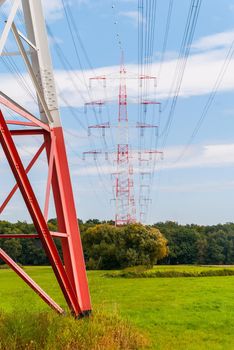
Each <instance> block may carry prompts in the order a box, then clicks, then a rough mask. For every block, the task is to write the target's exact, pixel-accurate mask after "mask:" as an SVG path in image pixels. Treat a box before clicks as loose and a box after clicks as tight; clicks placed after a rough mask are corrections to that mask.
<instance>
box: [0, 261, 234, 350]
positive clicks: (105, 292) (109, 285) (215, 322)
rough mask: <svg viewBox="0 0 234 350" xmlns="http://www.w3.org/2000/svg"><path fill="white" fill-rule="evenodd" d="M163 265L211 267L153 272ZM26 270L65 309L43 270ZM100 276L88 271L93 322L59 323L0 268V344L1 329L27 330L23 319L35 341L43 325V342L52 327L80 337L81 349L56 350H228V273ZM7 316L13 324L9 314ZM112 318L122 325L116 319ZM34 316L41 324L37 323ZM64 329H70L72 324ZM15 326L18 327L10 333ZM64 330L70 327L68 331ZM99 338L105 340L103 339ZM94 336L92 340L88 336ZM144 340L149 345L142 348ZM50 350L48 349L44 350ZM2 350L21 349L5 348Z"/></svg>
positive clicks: (231, 341) (232, 329)
mask: <svg viewBox="0 0 234 350" xmlns="http://www.w3.org/2000/svg"><path fill="white" fill-rule="evenodd" d="M168 268H170V270H172V269H173V270H174V271H182V270H183V271H184V270H185V271H190V272H191V269H193V271H195V270H196V269H197V271H200V269H217V268H216V267H210V268H203V267H190V266H186V267H185V266H183V267H181V266H179V267H177V266H176V267H171V266H170V267H156V268H155V269H156V270H157V269H158V270H160V269H161V270H162V269H168ZM155 269H154V270H155ZM25 270H26V272H28V273H29V274H30V275H31V276H32V277H33V278H34V279H35V280H36V281H37V282H38V283H39V284H40V285H41V286H42V287H44V288H45V290H46V291H47V292H48V293H49V294H50V295H51V296H52V297H53V298H54V299H55V300H56V301H57V302H58V303H59V304H60V305H64V300H63V297H62V295H61V293H60V292H59V290H58V287H57V284H56V281H55V278H54V276H53V274H52V271H51V269H50V268H49V267H27V268H25ZM104 274H105V272H103V271H90V272H89V273H88V276H89V282H90V289H91V295H92V301H93V306H94V317H93V318H91V319H90V320H80V321H73V320H72V319H71V318H68V319H66V318H63V319H62V318H61V317H57V316H54V315H53V314H52V313H51V312H49V313H48V312H46V311H47V310H48V307H47V306H46V305H45V304H44V303H43V302H42V301H41V300H40V299H39V297H38V296H37V295H35V294H34V293H33V292H31V290H30V289H29V288H28V287H27V286H25V285H24V284H23V282H21V280H20V279H19V278H18V277H17V276H16V275H15V274H14V273H13V272H11V271H9V270H0V287H1V288H0V309H1V310H2V312H1V316H0V337H1V338H0V339H1V341H2V343H3V341H4V339H2V338H5V337H6V335H5V336H4V337H3V334H4V332H8V331H9V330H10V331H11V333H12V336H13V334H14V332H15V334H17V332H18V333H20V332H21V333H22V332H26V330H25V327H26V324H27V318H28V319H29V320H28V322H29V324H31V326H30V327H31V331H32V332H33V329H35V328H36V327H34V325H35V324H36V325H38V324H39V325H40V324H41V323H42V325H41V327H42V328H41V334H42V337H43V336H44V334H45V331H44V330H43V329H44V328H43V327H44V326H43V325H44V324H45V325H49V326H50V327H47V328H49V330H50V332H51V334H50V336H51V338H49V335H48V337H47V341H48V342H49V340H48V339H55V338H56V328H55V326H54V327H53V325H58V326H59V327H61V328H60V329H64V332H65V333H66V332H67V333H66V334H68V337H69V334H70V335H71V334H72V336H73V337H75V334H76V336H77V337H78V338H82V339H81V340H80V343H79V344H83V345H82V346H81V345H80V346H79V347H77V346H76V345H74V344H73V346H70V347H67V348H66V346H65V345H64V344H63V349H74V350H75V349H113V350H114V349H140V348H143V349H147V348H150V349H160V350H177V349H178V350H198V349H199V350H203V349H206V350H209V349H210V350H219V349H223V350H224V349H225V350H226V349H228V350H232V349H233V350H234V298H233V291H234V277H233V276H218V277H216V276H215V277H203V278H194V277H186V278H185V277H178V278H139V279H138V278H134V279H128V278H106V277H104V276H103V275H104ZM12 312H14V318H15V319H14V318H12V316H11V313H12ZM32 314H34V315H35V319H33V318H32V317H33V316H32ZM116 315H118V316H116ZM119 317H121V319H122V320H126V321H122V320H120V319H119ZM25 318H26V321H25ZM30 318H31V322H30ZM41 319H42V320H43V321H40V320H41ZM20 320H21V321H20ZM38 320H39V321H38ZM66 320H67V321H66ZM25 322H26V323H25ZM40 322H41V323H40ZM66 324H70V326H71V327H70V328H69V327H68V326H66ZM77 324H78V325H77ZM130 324H132V325H133V327H131V325H130ZM14 327H16V328H17V330H16V331H15V328H14ZM20 327H21V328H20ZM38 327H39V326H37V328H38ZM66 327H68V328H66ZM98 327H99V328H98ZM108 327H110V328H108ZM135 327H137V329H138V331H137V330H136V328H135ZM47 328H45V329H47ZM4 329H5V330H4ZM69 329H72V333H71V330H69ZM98 329H99V332H97V330H98ZM103 329H104V332H103ZM1 332H2V333H1ZM69 332H70V333H69ZM105 332H106V333H105ZM139 332H140V333H142V336H141V335H140V334H139ZM26 333H27V332H26ZM5 334H6V333H5ZM32 334H33V333H32ZM66 334H65V335H66ZM105 334H109V335H110V337H109V338H108V340H107V339H106V338H105ZM95 336H96V339H93V338H94V337H95ZM147 337H148V338H149V341H150V346H148V344H147ZM29 338H30V337H29ZM78 338H77V339H78ZM87 339H93V345H89V344H87ZM121 339H122V340H121ZM30 340H31V339H30ZM50 341H52V340H50ZM123 341H126V342H125V343H123ZM56 342H57V344H59V343H61V342H62V340H59V339H56ZM82 342H83V343H82ZM12 344H13V343H12ZM28 344H29V345H28V347H27V349H35V348H36V347H35V346H34V345H33V343H31V344H30V342H29V343H28ZM48 344H49V343H48ZM55 344H56V343H55ZM108 344H109V345H108ZM30 346H31V347H30ZM33 346H34V347H33ZM94 346H96V347H94ZM108 346H109V347H108ZM52 348H53V347H49V345H48V346H47V348H46V347H45V349H52ZM0 349H1V347H0ZM2 349H4V350H5V348H4V347H3V346H2ZM7 349H8V350H11V349H20V348H19V347H18V348H17V346H16V347H15V348H14V347H12V348H11V347H10V346H9V347H8V348H7ZM56 349H60V348H59V347H56Z"/></svg>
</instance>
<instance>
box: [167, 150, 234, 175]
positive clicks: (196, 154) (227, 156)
mask: <svg viewBox="0 0 234 350" xmlns="http://www.w3.org/2000/svg"><path fill="white" fill-rule="evenodd" d="M183 148H184V147H183V146H177V147H169V148H167V149H165V152H164V154H165V160H164V162H163V163H162V170H163V169H172V170H173V169H189V168H205V167H206V168H207V167H208V168H212V167H220V166H222V167H224V166H234V156H233V155H234V144H232V143H230V144H211V145H203V146H199V145H194V146H192V147H190V149H189V151H188V152H187V153H186V154H185V156H184V158H183V159H182V160H178V161H176V159H177V158H178V155H179V154H180V153H181V151H182V150H183Z"/></svg>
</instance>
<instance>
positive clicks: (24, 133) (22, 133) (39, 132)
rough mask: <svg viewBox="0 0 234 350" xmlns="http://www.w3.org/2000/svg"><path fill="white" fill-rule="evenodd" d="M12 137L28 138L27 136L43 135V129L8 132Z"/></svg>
mask: <svg viewBox="0 0 234 350" xmlns="http://www.w3.org/2000/svg"><path fill="white" fill-rule="evenodd" d="M10 133H11V135H12V136H28V135H44V133H45V130H43V129H40V130H38V129H28V130H27V129H24V130H10Z"/></svg>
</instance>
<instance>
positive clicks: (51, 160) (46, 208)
mask: <svg viewBox="0 0 234 350" xmlns="http://www.w3.org/2000/svg"><path fill="white" fill-rule="evenodd" d="M54 151H55V140H54V134H53V133H52V134H51V148H50V155H49V162H48V167H49V169H48V176H47V184H46V198H45V205H44V217H45V220H46V221H47V220H48V212H49V202H50V189H51V182H52V175H53V168H54Z"/></svg>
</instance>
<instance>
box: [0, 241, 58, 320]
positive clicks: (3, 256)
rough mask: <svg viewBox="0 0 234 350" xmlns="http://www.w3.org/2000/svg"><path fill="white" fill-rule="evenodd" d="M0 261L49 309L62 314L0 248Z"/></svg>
mask: <svg viewBox="0 0 234 350" xmlns="http://www.w3.org/2000/svg"><path fill="white" fill-rule="evenodd" d="M0 259H2V260H3V261H4V262H5V263H6V264H7V265H8V266H9V267H10V268H11V269H12V270H13V271H15V272H16V273H17V275H18V276H19V277H21V278H22V280H23V281H24V282H26V283H27V285H28V286H29V287H31V288H32V289H33V290H34V292H36V293H37V294H38V295H39V297H41V298H42V299H43V300H44V301H45V302H46V303H47V304H48V305H49V306H50V307H51V308H53V309H54V310H55V311H57V312H58V313H59V314H64V310H63V309H62V308H61V307H60V306H59V305H58V304H57V303H56V302H55V301H54V300H53V299H52V298H51V297H50V296H49V295H48V294H47V293H46V292H44V290H43V289H42V288H41V287H40V286H39V285H38V284H37V283H36V282H34V281H33V280H32V278H31V277H30V276H29V275H28V274H27V273H26V272H25V271H24V270H23V269H22V268H21V267H20V266H19V265H17V264H16V263H15V262H14V260H12V259H11V258H10V257H9V255H7V253H6V252H4V250H3V249H1V248H0Z"/></svg>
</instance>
